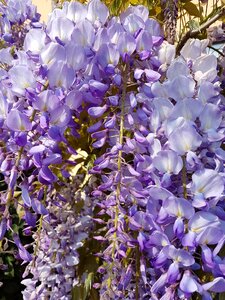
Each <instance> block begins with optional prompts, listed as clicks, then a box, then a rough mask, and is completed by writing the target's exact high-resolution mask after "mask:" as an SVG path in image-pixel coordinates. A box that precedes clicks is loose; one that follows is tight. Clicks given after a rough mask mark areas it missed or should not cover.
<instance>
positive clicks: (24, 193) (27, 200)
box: [21, 185, 31, 207]
mask: <svg viewBox="0 0 225 300" xmlns="http://www.w3.org/2000/svg"><path fill="white" fill-rule="evenodd" d="M21 190H22V199H23V202H24V203H25V204H26V205H27V206H28V207H31V198H30V195H29V193H28V190H27V188H26V187H25V186H23V185H22V186H21Z"/></svg>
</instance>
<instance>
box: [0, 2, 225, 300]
mask: <svg viewBox="0 0 225 300" xmlns="http://www.w3.org/2000/svg"><path fill="white" fill-rule="evenodd" d="M0 9H1V10H2V11H3V13H2V15H3V18H4V22H5V23H4V22H3V24H9V25H7V26H8V27H7V26H6V25H5V26H3V29H2V30H1V39H2V40H4V47H5V48H4V49H2V50H1V52H0V55H2V56H4V55H5V60H4V61H3V62H4V65H3V69H2V70H1V72H0V91H1V92H0V137H1V148H0V172H1V173H2V175H3V177H4V182H5V184H6V189H5V190H4V191H2V192H1V198H0V201H1V206H0V212H1V214H0V240H1V239H3V238H4V236H5V235H7V234H9V233H11V235H12V236H13V239H14V243H15V244H16V246H17V248H18V256H19V259H21V260H23V261H24V262H25V263H28V265H27V268H26V271H25V273H24V279H23V281H22V283H23V284H24V285H25V286H26V288H25V290H24V292H23V297H24V299H26V300H29V299H65V300H66V299H72V295H73V294H74V293H73V292H74V290H76V288H77V287H78V288H79V286H81V285H82V284H83V285H84V286H87V282H88V283H89V284H90V285H91V287H89V290H90V289H94V290H95V293H97V295H98V297H99V299H102V300H108V299H130V300H134V299H146V300H147V299H153V300H154V299H162V300H166V299H167V300H169V299H171V300H172V299H191V297H193V296H194V295H200V297H201V299H203V300H210V299H213V298H212V297H213V294H214V293H221V292H224V291H225V268H224V264H225V261H224V257H223V247H224V240H225V231H224V228H225V227H224V225H225V224H224V221H225V213H224V160H225V152H224V137H225V135H224V133H225V122H224V97H223V95H222V94H221V86H220V78H219V76H218V74H217V59H216V57H215V56H213V55H211V54H207V51H206V48H207V44H208V41H207V40H202V41H200V40H196V39H190V40H189V41H188V42H187V43H186V44H185V46H184V47H183V48H182V50H181V52H180V55H179V56H177V57H176V56H175V53H176V49H175V46H173V45H170V44H169V43H168V42H166V41H164V38H163V32H162V30H161V28H160V25H159V24H158V23H157V22H156V21H155V20H153V19H151V18H149V14H148V10H147V9H146V8H145V7H144V6H140V5H139V6H136V7H133V6H131V7H129V8H128V9H127V10H126V11H125V12H123V13H122V14H121V15H120V16H118V17H113V16H110V14H109V11H108V9H107V7H106V6H105V5H104V4H103V3H101V2H100V0H91V1H90V2H89V3H88V4H87V5H84V4H81V3H79V2H65V3H64V4H63V7H62V9H59V8H56V9H55V10H53V12H52V13H51V15H50V17H49V20H48V23H47V25H44V24H40V23H38V16H37V14H36V10H35V9H34V8H33V6H32V5H31V2H30V1H20V0H14V1H13V0H10V1H7V3H5V4H1V5H0ZM15 11H17V12H18V11H19V12H20V14H16V13H15ZM27 19H29V20H31V22H29V29H28V27H26V26H27V25H26V26H24V25H23V26H22V27H23V29H21V30H22V34H20V37H17V36H15V31H14V29H12V28H17V27H16V26H17V24H19V25H20V24H27V21H26V20H27ZM21 38H22V39H21ZM19 39H20V42H19V43H18V40H19ZM21 41H22V47H21ZM12 49H13V51H12ZM12 208H13V209H16V210H17V211H18V210H19V211H20V217H21V218H22V220H23V222H24V230H23V233H24V234H26V235H31V236H32V239H33V242H32V243H31V244H29V245H24V244H23V243H22V240H21V232H18V231H17V230H15V228H14V226H13V216H12ZM87 243H88V247H86V246H85V245H87ZM89 253H90V255H92V257H94V258H95V260H94V261H95V268H94V270H95V273H94V275H93V272H94V271H93V269H92V270H91V272H92V273H88V270H85V271H84V272H83V273H82V274H81V272H80V271H79V267H80V265H81V264H82V261H83V260H82V259H80V258H81V257H85V256H88V255H89ZM96 266H97V267H96ZM90 274H92V275H91V278H92V280H91V281H90V276H89V275H90Z"/></svg>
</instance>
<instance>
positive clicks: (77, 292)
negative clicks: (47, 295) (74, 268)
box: [72, 285, 86, 300]
mask: <svg viewBox="0 0 225 300" xmlns="http://www.w3.org/2000/svg"><path fill="white" fill-rule="evenodd" d="M78 299H79V300H86V296H85V291H84V286H83V285H76V286H75V287H74V288H73V290H72V300H78Z"/></svg>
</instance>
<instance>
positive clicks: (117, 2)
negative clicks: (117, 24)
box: [110, 0, 123, 15]
mask: <svg viewBox="0 0 225 300" xmlns="http://www.w3.org/2000/svg"><path fill="white" fill-rule="evenodd" d="M122 4H123V1H122V0H114V1H113V2H112V4H111V6H110V9H111V11H112V13H113V14H115V15H118V14H119V12H120V9H121V6H122Z"/></svg>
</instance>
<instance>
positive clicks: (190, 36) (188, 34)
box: [176, 8, 225, 55]
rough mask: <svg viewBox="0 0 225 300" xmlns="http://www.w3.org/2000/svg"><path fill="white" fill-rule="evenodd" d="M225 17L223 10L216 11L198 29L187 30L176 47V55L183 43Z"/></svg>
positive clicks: (224, 9) (224, 10)
mask: <svg viewBox="0 0 225 300" xmlns="http://www.w3.org/2000/svg"><path fill="white" fill-rule="evenodd" d="M224 15H225V8H221V10H219V11H218V13H217V14H215V16H213V17H212V18H211V19H209V20H207V21H206V22H205V23H203V24H202V25H201V26H200V27H199V28H198V29H195V30H189V31H188V32H187V33H186V34H185V35H184V36H183V37H182V39H181V41H180V42H179V43H178V45H177V50H176V53H177V55H179V54H180V50H181V49H182V48H183V46H184V45H185V43H186V42H187V41H188V39H189V38H194V37H197V36H198V34H199V33H201V32H202V31H203V30H205V29H206V28H208V27H209V26H210V25H212V24H213V23H215V22H216V21H217V20H219V19H220V18H221V17H222V16H224Z"/></svg>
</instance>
